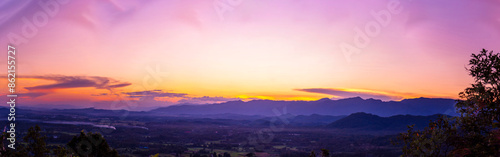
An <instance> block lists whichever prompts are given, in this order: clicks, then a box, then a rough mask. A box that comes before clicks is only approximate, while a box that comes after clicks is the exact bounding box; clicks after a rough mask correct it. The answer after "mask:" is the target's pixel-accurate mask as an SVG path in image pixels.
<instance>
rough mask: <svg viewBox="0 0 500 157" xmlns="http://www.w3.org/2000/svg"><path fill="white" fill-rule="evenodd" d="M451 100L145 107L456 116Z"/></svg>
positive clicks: (175, 111) (173, 111) (168, 111)
mask: <svg viewBox="0 0 500 157" xmlns="http://www.w3.org/2000/svg"><path fill="white" fill-rule="evenodd" d="M455 103H456V102H455V100H453V99H445V98H415V99H404V100H401V101H381V100H376V99H362V98H360V97H354V98H347V99H340V100H331V99H328V98H323V99H320V100H317V101H273V100H252V101H248V102H244V101H229V102H225V103H216V104H206V105H193V104H181V105H174V106H168V107H161V108H157V109H154V110H151V111H149V112H148V113H151V114H161V115H182V114H190V115H213V114H227V113H230V114H238V115H262V116H276V115H277V116H279V115H282V114H292V115H311V114H319V115H332V116H340V115H349V114H352V113H357V112H366V113H371V114H375V115H379V116H384V117H387V116H394V115H407V114H408V115H422V116H428V115H434V114H445V115H451V116H456V115H458V114H457V113H456V110H455V107H454V105H455Z"/></svg>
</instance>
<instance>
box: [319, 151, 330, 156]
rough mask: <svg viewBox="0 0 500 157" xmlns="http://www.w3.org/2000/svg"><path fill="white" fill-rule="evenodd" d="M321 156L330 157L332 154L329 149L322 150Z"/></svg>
mask: <svg viewBox="0 0 500 157" xmlns="http://www.w3.org/2000/svg"><path fill="white" fill-rule="evenodd" d="M321 156H322V157H329V156H330V152H329V151H328V150H327V149H321Z"/></svg>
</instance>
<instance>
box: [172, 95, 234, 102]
mask: <svg viewBox="0 0 500 157" xmlns="http://www.w3.org/2000/svg"><path fill="white" fill-rule="evenodd" d="M237 100H241V99H239V98H225V97H218V96H216V97H210V96H203V97H190V98H186V99H182V100H179V101H178V103H182V104H209V103H222V102H227V101H237Z"/></svg>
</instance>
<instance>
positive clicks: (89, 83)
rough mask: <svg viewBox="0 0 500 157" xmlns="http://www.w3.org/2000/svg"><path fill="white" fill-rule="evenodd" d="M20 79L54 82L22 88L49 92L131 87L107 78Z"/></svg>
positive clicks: (57, 76)
mask: <svg viewBox="0 0 500 157" xmlns="http://www.w3.org/2000/svg"><path fill="white" fill-rule="evenodd" d="M22 78H32V79H41V80H50V81H55V83H53V84H45V85H38V86H32V87H24V88H25V89H27V90H49V89H64V88H81V87H94V88H96V89H108V90H111V89H114V88H120V87H125V86H129V85H131V83H128V82H121V81H118V80H115V79H112V78H108V77H101V76H63V75H53V76H25V77H22Z"/></svg>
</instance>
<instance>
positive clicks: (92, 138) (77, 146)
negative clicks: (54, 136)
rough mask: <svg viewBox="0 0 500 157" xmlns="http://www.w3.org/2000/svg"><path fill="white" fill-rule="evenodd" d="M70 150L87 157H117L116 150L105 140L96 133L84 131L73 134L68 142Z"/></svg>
mask: <svg viewBox="0 0 500 157" xmlns="http://www.w3.org/2000/svg"><path fill="white" fill-rule="evenodd" d="M68 146H69V147H70V148H71V149H72V151H73V152H74V153H75V154H77V155H79V156H87V157H100V156H106V157H117V156H119V155H118V152H117V151H116V150H115V149H111V148H110V147H109V145H108V143H107V142H106V140H105V139H104V138H103V137H102V136H101V134H98V133H92V132H88V133H87V134H85V133H84V131H82V132H80V136H78V137H77V136H74V137H73V139H72V140H71V141H70V142H69V143H68Z"/></svg>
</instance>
